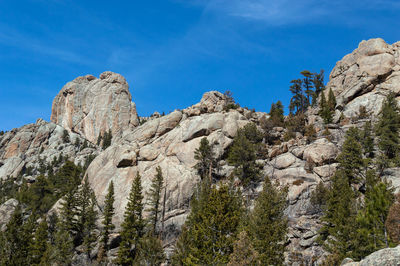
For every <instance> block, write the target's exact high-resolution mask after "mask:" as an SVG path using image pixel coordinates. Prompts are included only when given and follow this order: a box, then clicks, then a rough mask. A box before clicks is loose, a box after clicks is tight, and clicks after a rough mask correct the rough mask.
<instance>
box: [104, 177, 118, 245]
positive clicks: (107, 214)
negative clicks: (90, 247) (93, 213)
mask: <svg viewBox="0 0 400 266" xmlns="http://www.w3.org/2000/svg"><path fill="white" fill-rule="evenodd" d="M103 214H104V218H103V221H102V224H103V226H104V227H103V232H102V240H101V241H102V243H103V248H104V250H105V251H106V252H107V251H108V240H109V238H110V233H111V232H112V230H114V228H115V225H114V224H113V223H112V217H113V215H114V182H113V181H111V182H110V185H109V186H108V193H107V195H106V199H105V201H104V212H103Z"/></svg>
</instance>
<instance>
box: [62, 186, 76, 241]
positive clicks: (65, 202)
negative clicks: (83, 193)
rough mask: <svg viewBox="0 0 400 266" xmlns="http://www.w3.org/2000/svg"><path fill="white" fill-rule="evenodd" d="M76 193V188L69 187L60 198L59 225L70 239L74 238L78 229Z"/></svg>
mask: <svg viewBox="0 0 400 266" xmlns="http://www.w3.org/2000/svg"><path fill="white" fill-rule="evenodd" d="M76 195H77V188H73V189H70V190H69V191H68V192H67V194H65V196H64V197H63V198H62V201H61V208H60V227H63V229H64V230H65V231H66V232H67V233H68V234H69V235H70V237H71V238H72V239H74V238H75V236H76V235H77V231H78V230H79V228H78V227H77V224H78V220H77V212H78V210H77V206H78V199H77V197H76Z"/></svg>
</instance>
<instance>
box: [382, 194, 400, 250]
mask: <svg viewBox="0 0 400 266" xmlns="http://www.w3.org/2000/svg"><path fill="white" fill-rule="evenodd" d="M385 226H386V228H387V231H388V235H389V237H390V240H391V241H392V242H394V243H396V244H400V193H398V194H397V195H396V201H395V202H394V203H393V204H392V206H390V208H389V213H388V217H387V218H386V222H385Z"/></svg>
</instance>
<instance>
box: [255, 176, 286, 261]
mask: <svg viewBox="0 0 400 266" xmlns="http://www.w3.org/2000/svg"><path fill="white" fill-rule="evenodd" d="M286 197H287V189H286V188H284V189H282V190H279V189H278V188H277V187H276V186H274V185H273V184H272V183H271V181H270V179H269V178H268V177H266V178H265V181H264V186H263V190H262V192H260V194H259V195H258V198H257V199H256V202H255V206H254V210H253V211H252V213H251V215H250V221H249V226H248V228H249V233H250V236H251V238H252V240H253V241H252V242H253V246H254V248H255V250H256V251H257V252H258V254H259V259H260V262H261V264H262V265H283V261H284V256H283V253H284V251H285V240H286V233H287V218H286V217H285V215H284V213H283V211H284V210H285V208H286V206H287V200H286Z"/></svg>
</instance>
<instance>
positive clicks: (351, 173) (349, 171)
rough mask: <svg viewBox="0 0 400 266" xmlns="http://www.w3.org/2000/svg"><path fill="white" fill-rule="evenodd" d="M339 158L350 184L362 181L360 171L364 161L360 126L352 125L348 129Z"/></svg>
mask: <svg viewBox="0 0 400 266" xmlns="http://www.w3.org/2000/svg"><path fill="white" fill-rule="evenodd" d="M337 160H338V162H339V164H340V165H339V169H342V170H343V171H344V174H345V175H346V177H347V179H348V181H349V184H351V183H357V182H358V181H360V179H361V175H360V171H361V169H362V166H363V163H364V161H363V158H362V147H361V144H360V130H359V129H358V128H355V127H352V128H350V129H349V130H348V131H347V133H346V138H345V141H344V143H343V147H342V152H341V153H340V155H339V156H338V159H337Z"/></svg>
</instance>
